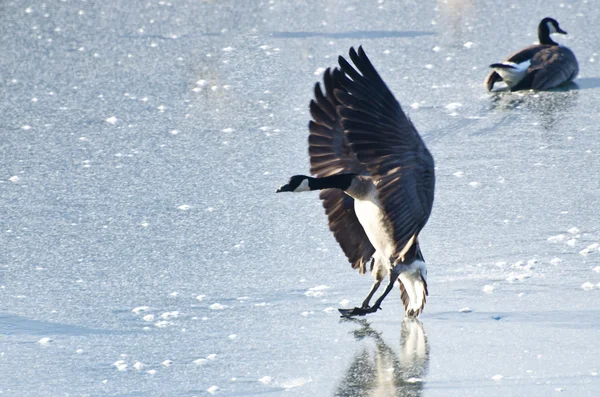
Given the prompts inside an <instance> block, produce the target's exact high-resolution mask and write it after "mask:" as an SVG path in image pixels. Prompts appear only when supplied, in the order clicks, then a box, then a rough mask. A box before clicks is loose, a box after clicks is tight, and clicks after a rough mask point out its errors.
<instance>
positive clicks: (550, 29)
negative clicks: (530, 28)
mask: <svg viewBox="0 0 600 397" xmlns="http://www.w3.org/2000/svg"><path fill="white" fill-rule="evenodd" d="M546 26H547V27H548V32H549V33H550V34H552V33H556V27H554V24H553V23H552V22H546Z"/></svg>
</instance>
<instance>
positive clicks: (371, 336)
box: [334, 318, 429, 397]
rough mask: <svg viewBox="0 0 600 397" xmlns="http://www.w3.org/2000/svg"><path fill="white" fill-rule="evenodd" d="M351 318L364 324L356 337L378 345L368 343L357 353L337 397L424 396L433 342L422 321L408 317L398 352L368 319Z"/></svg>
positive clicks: (337, 392) (356, 331)
mask: <svg viewBox="0 0 600 397" xmlns="http://www.w3.org/2000/svg"><path fill="white" fill-rule="evenodd" d="M350 321H354V322H357V323H360V324H361V325H362V327H361V328H359V329H357V330H355V331H354V337H355V338H356V339H358V340H365V339H368V340H372V341H373V342H374V345H370V346H369V345H367V346H365V347H364V348H363V349H362V350H361V351H359V352H358V353H357V354H356V356H355V357H354V359H353V360H352V363H351V364H350V366H349V367H348V370H347V371H346V374H345V376H344V378H343V379H342V381H341V382H340V385H339V386H338V388H337V390H336V391H335V394H334V396H336V397H338V396H339V397H357V396H360V397H366V396H371V397H392V396H396V397H417V396H420V395H421V392H422V390H423V376H424V375H425V373H426V372H427V366H428V364H429V345H428V344H427V337H426V335H425V331H424V330H423V325H422V324H421V322H420V321H419V320H417V319H408V318H405V319H404V321H403V322H402V331H401V333H400V352H399V353H396V352H395V351H394V349H392V348H391V347H390V346H389V345H387V344H386V342H385V341H384V340H383V338H382V336H381V333H379V332H377V331H375V330H374V329H373V328H371V327H370V325H369V323H368V322H367V321H366V320H350Z"/></svg>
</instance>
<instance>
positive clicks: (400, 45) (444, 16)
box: [0, 0, 600, 397]
mask: <svg viewBox="0 0 600 397" xmlns="http://www.w3.org/2000/svg"><path fill="white" fill-rule="evenodd" d="M54 3H57V4H58V3H60V6H57V5H56V4H54ZM54 3H53V2H39V3H37V2H28V3H22V2H14V1H12V2H11V1H9V2H3V11H4V12H3V13H1V14H0V29H2V32H3V34H4V37H10V40H4V42H3V58H2V62H0V75H2V76H3V79H2V82H3V87H2V90H0V91H1V92H0V95H1V96H2V101H0V106H2V115H3V120H2V123H0V129H1V131H0V133H1V136H2V142H3V143H2V145H3V150H2V153H3V159H2V165H3V174H2V177H0V185H1V184H3V187H4V189H3V193H2V195H0V200H2V203H1V204H2V205H1V206H0V208H2V209H3V213H2V216H0V223H1V225H0V230H1V233H0V239H1V241H0V244H1V246H2V250H1V254H0V302H1V303H0V307H1V310H0V333H1V334H2V348H1V349H0V394H2V395H15V396H23V397H30V396H35V397H39V396H55V395H67V394H68V395H106V396H117V395H119V396H130V395H143V396H154V395H156V396H159V395H168V396H177V397H179V396H195V395H198V396H200V395H209V391H208V390H209V389H210V388H211V387H212V386H216V387H218V390H216V391H215V392H214V393H215V395H232V396H237V395H240V396H241V395H244V396H254V395H264V394H273V395H286V396H290V397H295V396H333V395H343V396H359V395H374V394H376V392H377V391H379V392H380V393H379V395H393V396H403V397H405V396H407V395H410V396H421V397H441V396H444V397H458V396H489V397H495V396H506V395H507V394H510V395H523V396H531V397H542V396H544V397H545V396H548V395H552V394H554V393H557V392H556V389H561V390H562V393H563V394H565V395H574V396H583V397H596V395H597V390H599V389H600V377H598V376H597V372H598V370H599V368H598V364H597V362H598V360H597V351H598V347H599V346H598V338H597V334H598V329H599V324H600V318H599V317H598V313H599V312H600V307H599V305H600V301H599V300H598V299H597V295H598V291H599V290H600V287H599V286H598V285H599V284H600V277H599V274H600V252H599V251H598V247H597V246H594V244H597V243H599V242H600V229H599V226H598V224H597V223H598V222H597V218H598V217H597V216H596V214H597V213H598V186H597V183H596V182H595V179H594V176H595V175H600V161H598V160H599V158H598V156H599V155H600V142H599V139H598V134H597V125H598V124H599V123H598V122H599V121H600V120H599V118H600V115H598V114H597V112H593V111H590V109H592V110H593V109H597V108H599V105H600V96H599V95H598V90H599V89H600V82H599V81H600V80H599V79H598V73H597V70H596V69H595V68H594V67H595V65H597V64H598V62H597V60H598V54H597V50H596V47H597V43H596V41H597V40H596V37H595V35H594V34H593V32H596V31H597V28H596V25H597V21H598V20H599V19H600V10H599V9H598V7H596V6H595V4H594V2H590V1H588V2H578V3H573V4H569V3H567V2H564V7H561V3H563V1H562V0H557V1H554V0H549V1H546V2H518V3H515V4H512V5H509V6H507V7H498V6H497V4H493V2H476V1H437V2H391V1H376V2H364V1H358V0H349V1H348V2H344V3H343V4H341V3H340V4H338V3H336V2H329V3H323V4H320V5H317V6H315V4H316V3H315V4H312V5H310V4H308V3H306V2H304V3H296V2H278V1H267V2H263V3H261V2H259V1H249V2H239V1H238V2H234V1H232V0H223V1H191V0H181V1H177V2H175V1H172V0H171V1H169V0H165V1H163V0H161V1H155V2H145V3H142V2H139V3H138V2H131V1H125V0H108V1H104V2H89V1H88V2H69V1H61V2H54ZM307 5H308V6H307ZM512 6H514V7H512ZM569 6H571V8H569ZM379 7H383V9H380V8H379ZM545 15H551V16H553V17H555V18H557V19H558V20H559V21H560V23H561V26H562V27H563V28H564V29H565V30H567V31H569V35H568V36H559V37H556V40H557V41H559V42H561V43H564V44H567V45H568V46H569V47H571V48H572V49H573V50H574V51H575V53H576V54H577V56H578V58H579V61H580V65H581V66H582V67H581V75H580V77H578V78H577V80H576V84H577V86H575V85H573V86H570V87H565V88H564V89H563V88H561V89H559V90H555V91H552V92H546V93H529V92H523V93H511V92H507V91H504V92H496V93H488V92H487V91H486V89H485V87H483V84H482V82H483V78H484V76H485V74H486V72H487V70H488V65H489V64H490V63H492V62H496V61H498V60H501V59H503V58H504V57H505V56H506V55H508V54H509V53H510V52H512V51H514V50H516V49H517V48H519V47H522V46H525V45H528V44H529V43H531V42H533V41H535V40H536V29H537V22H538V21H537V18H540V17H541V16H545ZM490 16H493V18H492V17H490ZM497 21H510V22H511V23H508V24H502V23H500V24H498V23H497ZM466 43H474V44H472V45H471V46H470V48H467V47H465V44H466ZM483 43H485V45H483ZM359 44H362V45H363V46H364V49H365V50H366V52H367V53H368V54H369V56H370V57H371V60H372V62H373V64H374V66H375V67H376V68H377V70H378V71H379V72H380V73H381V75H382V77H383V78H384V80H385V82H386V84H387V85H388V86H389V87H390V89H391V90H392V91H393V92H394V94H395V95H396V98H397V99H398V101H399V102H400V104H401V105H402V108H403V109H404V110H407V111H408V113H409V116H410V118H411V121H412V122H413V123H414V125H415V127H416V128H417V129H418V130H419V132H420V133H421V135H422V137H423V139H424V141H425V142H426V144H427V146H428V147H429V149H430V150H431V152H432V154H433V156H434V158H435V161H436V198H435V204H434V208H433V212H432V215H431V218H430V219H429V221H428V224H427V225H426V227H425V228H424V230H423V232H422V233H421V235H420V237H419V240H420V243H421V249H422V252H423V255H424V257H425V258H426V259H427V264H428V287H429V296H428V300H427V306H426V307H425V312H424V313H423V315H422V316H421V317H420V320H421V321H422V326H423V331H422V332H421V333H419V332H415V330H413V332H410V329H408V328H410V327H408V328H407V325H405V324H403V322H402V317H403V311H404V310H403V308H402V304H401V302H400V293H399V291H398V288H397V287H395V288H394V289H393V290H392V292H391V293H390V295H389V296H388V298H386V301H385V302H384V304H383V305H382V310H381V311H378V312H377V313H376V314H373V315H370V316H367V317H365V318H360V319H357V320H356V321H354V320H345V319H340V318H339V316H338V312H337V310H336V309H337V308H339V307H353V306H355V305H360V304H361V302H362V301H363V299H364V298H365V296H366V294H367V293H368V291H369V289H370V287H371V283H372V278H371V277H370V275H364V276H363V275H359V274H358V272H357V271H355V270H352V269H351V268H350V265H349V264H348V261H347V259H346V258H345V256H344V254H343V252H342V251H341V249H340V247H339V246H338V244H337V242H336V241H335V238H334V237H333V236H332V234H331V232H330V231H329V228H328V225H327V220H326V216H325V214H324V212H323V208H322V205H321V203H320V202H319V199H318V193H307V194H306V195H289V196H286V195H276V194H274V190H275V189H276V188H277V186H279V185H280V184H282V183H284V181H286V180H287V178H289V176H290V175H294V174H300V173H309V172H310V164H309V161H308V160H309V158H308V153H307V138H308V131H307V123H308V119H309V117H310V112H309V109H308V103H309V100H310V99H311V96H312V92H313V88H314V84H315V83H316V82H317V80H318V79H319V78H320V77H321V74H322V73H323V71H324V69H325V68H327V67H334V66H335V65H336V61H337V56H338V55H340V54H347V50H348V48H349V46H351V45H355V46H356V45H359ZM590 59H595V60H596V61H595V62H594V63H592V62H589V60H590ZM427 65H428V68H425V67H426V66H427ZM315 72H316V75H315V74H314V73H315ZM432 87H435V88H432ZM459 105H460V106H459ZM224 142H226V143H224ZM116 154H119V155H118V156H116ZM13 176H17V177H19V178H20V179H19V180H18V181H17V182H14V181H11V180H10V179H9V178H11V177H13ZM470 182H478V183H479V184H480V185H478V186H477V188H476V189H473V188H471V186H470V185H469V183H470ZM503 182H504V183H503ZM182 205H186V206H189V208H188V209H187V210H180V209H177V208H178V207H180V206H182ZM574 227H576V228H577V232H574V231H571V229H572V228H574ZM556 236H559V237H556ZM553 237H556V238H553ZM567 241H571V242H570V243H569V244H573V246H571V245H569V244H567ZM242 242H243V243H242ZM579 252H582V255H580V254H579ZM532 258H536V259H537V262H535V263H534V262H530V261H531V259H532ZM586 283H588V284H586ZM584 284H586V285H588V287H589V288H590V289H589V290H585V289H583V288H582V286H583V285H584ZM318 286H328V287H329V288H326V289H325V288H323V289H314V287H318ZM490 287H493V290H491V293H486V292H485V291H486V290H488V292H489V290H490V289H491V288H490ZM174 291H176V292H177V295H176V296H173V295H172V293H173V292H174ZM378 292H379V293H380V292H381V291H378ZM307 295H309V296H307ZM197 297H199V298H197ZM238 297H244V298H245V299H239V298H238ZM461 308H466V310H464V311H463V312H462V313H461V312H459V310H460V309H461ZM469 308H470V309H469ZM136 309H137V310H136ZM220 309H222V310H220ZM173 313H178V314H177V315H176V316H175V315H173ZM163 316H164V317H166V318H163ZM366 323H368V326H366ZM234 335H236V337H235V338H234V337H233V336H234ZM42 338H49V339H51V340H52V341H53V342H50V343H49V344H47V345H44V346H42V345H41V344H39V343H38V341H40V340H41V339H42ZM122 354H123V356H122ZM210 354H216V355H217V357H216V359H215V360H210V359H208V358H207V356H209V355H210ZM195 360H201V361H198V362H197V363H194V361H195ZM167 362H168V363H169V364H168V365H167V364H165V363H167ZM115 363H116V365H113V364H115ZM136 363H143V364H144V365H145V367H143V368H141V369H136ZM201 363H204V365H202V364H201ZM375 374H378V375H380V376H374V375H375ZM496 374H502V375H503V376H504V378H503V379H501V380H500V381H497V382H495V381H494V380H492V376H494V375H496ZM594 374H595V375H594ZM265 376H269V377H271V382H270V383H269V384H263V383H261V382H259V381H258V379H261V378H263V377H265ZM232 379H234V380H232ZM384 380H390V381H389V382H388V383H385V382H383V381H384ZM379 381H381V382H379ZM378 382H379V383H378ZM386 387H387V388H386ZM382 390H385V391H387V393H386V392H384V391H382Z"/></svg>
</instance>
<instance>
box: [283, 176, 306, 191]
mask: <svg viewBox="0 0 600 397" xmlns="http://www.w3.org/2000/svg"><path fill="white" fill-rule="evenodd" d="M310 179H311V178H310V177H308V176H306V175H294V176H293V177H291V178H290V180H289V182H288V183H287V184H285V185H282V186H280V187H279V189H277V192H276V193H281V192H294V193H297V192H306V191H309V190H311V188H310V186H309V184H308V181H309V180H310Z"/></svg>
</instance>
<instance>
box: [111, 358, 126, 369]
mask: <svg viewBox="0 0 600 397" xmlns="http://www.w3.org/2000/svg"><path fill="white" fill-rule="evenodd" d="M113 365H114V366H115V367H116V368H117V370H119V371H125V370H126V369H127V363H126V362H125V360H118V361H115V362H114V363H113Z"/></svg>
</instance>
